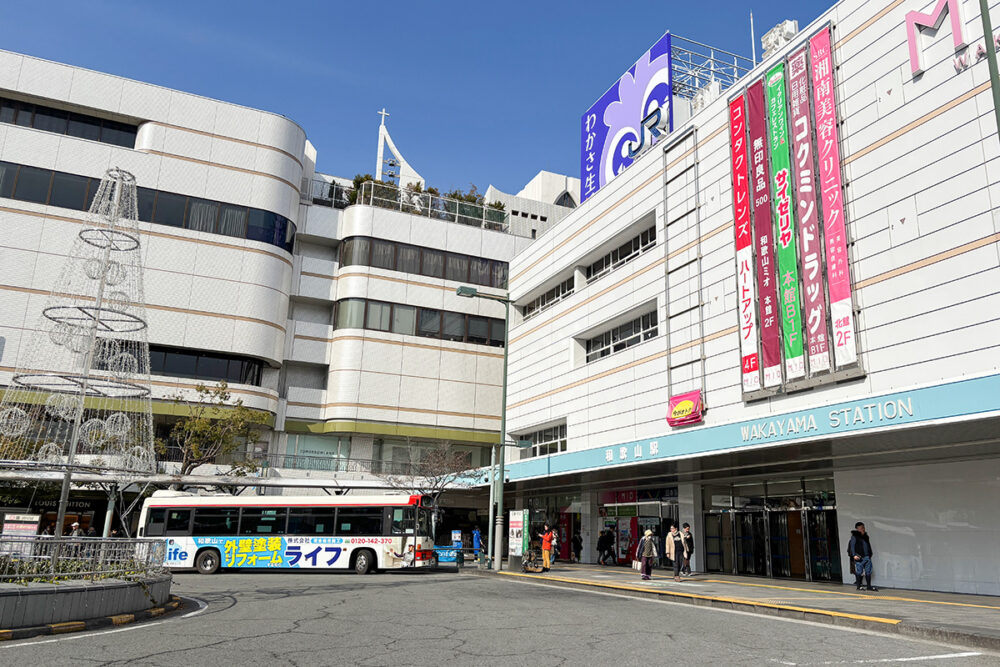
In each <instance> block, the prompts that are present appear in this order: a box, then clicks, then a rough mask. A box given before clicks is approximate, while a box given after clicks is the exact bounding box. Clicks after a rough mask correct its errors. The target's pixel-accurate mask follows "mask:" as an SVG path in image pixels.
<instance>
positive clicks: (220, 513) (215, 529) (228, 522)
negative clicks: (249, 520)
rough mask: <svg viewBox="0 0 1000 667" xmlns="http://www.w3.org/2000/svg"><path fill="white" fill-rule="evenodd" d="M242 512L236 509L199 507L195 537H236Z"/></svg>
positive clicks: (195, 516)
mask: <svg viewBox="0 0 1000 667" xmlns="http://www.w3.org/2000/svg"><path fill="white" fill-rule="evenodd" d="M239 519H240V510H239V508H236V507H199V508H197V509H195V511H194V528H193V529H192V530H191V534H192V535H195V536H209V535H235V534H236V524H237V523H239Z"/></svg>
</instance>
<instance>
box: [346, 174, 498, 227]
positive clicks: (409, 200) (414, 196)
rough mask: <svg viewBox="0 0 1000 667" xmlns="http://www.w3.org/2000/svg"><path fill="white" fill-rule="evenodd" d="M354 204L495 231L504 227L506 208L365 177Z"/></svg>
mask: <svg viewBox="0 0 1000 667" xmlns="http://www.w3.org/2000/svg"><path fill="white" fill-rule="evenodd" d="M357 203H358V204H365V205H368V206H378V207H379V208H388V209H392V210H394V211H402V212H404V213H412V214H413V215H420V216H423V217H425V218H434V219H435V220H446V221H448V222H457V223H458V224H460V225H470V226H472V227H481V228H483V229H492V230H494V231H498V232H506V231H507V212H506V211H503V210H500V209H496V208H491V207H489V206H482V205H480V204H476V203H473V202H467V201H460V200H458V199H449V198H447V197H439V196H438V195H432V194H428V193H426V192H414V191H413V190H410V189H405V188H399V187H397V186H395V185H388V184H385V183H375V182H373V181H366V182H364V183H362V184H361V189H360V192H359V193H358V200H357Z"/></svg>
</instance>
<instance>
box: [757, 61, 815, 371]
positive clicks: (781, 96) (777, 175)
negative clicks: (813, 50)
mask: <svg viewBox="0 0 1000 667" xmlns="http://www.w3.org/2000/svg"><path fill="white" fill-rule="evenodd" d="M766 80H767V107H768V114H767V118H768V131H769V135H768V136H769V139H770V149H771V172H772V173H771V199H772V201H771V208H772V209H773V211H774V226H775V230H774V235H775V238H774V240H775V241H776V243H775V246H774V247H775V254H776V255H777V257H778V299H779V301H780V304H781V306H780V311H781V331H782V341H783V342H784V352H785V377H786V379H788V380H792V379H795V378H801V377H805V374H806V363H805V355H804V352H803V346H802V312H801V310H800V306H799V269H798V253H797V252H796V250H795V247H796V245H797V244H796V240H795V209H794V206H793V204H792V200H793V188H792V171H791V168H790V158H789V153H788V112H787V111H786V109H785V104H786V98H785V65H784V63H778V64H777V65H775V66H774V67H772V68H771V71H769V72H768V73H767V76H766Z"/></svg>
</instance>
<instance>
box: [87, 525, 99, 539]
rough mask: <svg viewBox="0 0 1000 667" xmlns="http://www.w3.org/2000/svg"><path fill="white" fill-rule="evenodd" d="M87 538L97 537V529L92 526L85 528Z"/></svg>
mask: <svg viewBox="0 0 1000 667" xmlns="http://www.w3.org/2000/svg"><path fill="white" fill-rule="evenodd" d="M87 537H97V529H96V528H94V527H93V526H90V527H89V528H87Z"/></svg>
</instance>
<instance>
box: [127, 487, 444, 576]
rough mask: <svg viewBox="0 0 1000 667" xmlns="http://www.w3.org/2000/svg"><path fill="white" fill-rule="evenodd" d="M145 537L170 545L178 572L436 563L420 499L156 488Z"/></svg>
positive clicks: (145, 511) (146, 506)
mask: <svg viewBox="0 0 1000 667" xmlns="http://www.w3.org/2000/svg"><path fill="white" fill-rule="evenodd" d="M139 536H140V537H162V538H164V539H165V540H166V542H167V559H166V564H167V566H168V567H170V568H171V569H184V568H196V569H197V570H198V571H199V572H201V573H202V574H213V573H215V572H217V571H218V570H219V569H220V568H234V569H236V568H239V569H247V568H251V569H293V570H295V569H300V570H327V569H334V570H335V569H339V570H344V569H353V570H354V571H355V572H357V573H358V574H367V573H369V572H375V571H378V570H386V569H394V568H403V567H426V566H433V565H436V557H435V555H434V550H433V548H434V540H433V538H432V536H431V510H430V509H428V508H426V507H424V506H423V503H422V497H421V496H407V495H378V496H375V495H372V496H354V495H348V496H328V497H327V496H248V497H245V498H244V497H237V496H231V495H226V494H219V495H210V496H204V495H193V494H189V493H183V492H178V491H157V492H155V493H154V494H153V495H152V497H150V498H147V499H146V501H145V502H144V503H143V506H142V514H141V515H140V517H139Z"/></svg>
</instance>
